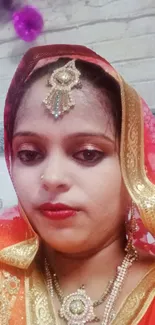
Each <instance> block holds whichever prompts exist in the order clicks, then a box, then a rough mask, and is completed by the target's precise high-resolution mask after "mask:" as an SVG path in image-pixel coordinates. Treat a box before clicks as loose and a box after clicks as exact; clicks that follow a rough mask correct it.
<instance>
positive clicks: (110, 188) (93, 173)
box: [83, 156, 122, 205]
mask: <svg viewBox="0 0 155 325" xmlns="http://www.w3.org/2000/svg"><path fill="white" fill-rule="evenodd" d="M83 179H84V181H83V187H84V188H86V184H87V189H86V191H87V193H88V196H89V197H90V199H91V200H92V202H97V203H98V204H100V205H103V203H104V204H105V202H106V204H108V205H109V202H110V204H112V202H113V201H114V200H116V198H117V200H119V198H120V195H121V190H122V176H121V170H120V164H119V159H118V158H117V156H116V157H115V156H114V157H109V158H106V159H105V160H104V161H103V162H101V163H100V164H99V165H98V166H96V167H95V168H94V169H93V170H90V173H89V175H87V176H85V177H84V178H83Z"/></svg>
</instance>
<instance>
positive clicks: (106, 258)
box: [45, 237, 125, 293]
mask: <svg viewBox="0 0 155 325" xmlns="http://www.w3.org/2000/svg"><path fill="white" fill-rule="evenodd" d="M124 247H125V240H124V238H123V239H122V238H121V237H120V238H117V239H115V240H114V241H112V242H111V243H110V244H109V245H107V246H104V247H103V248H102V249H101V248H100V249H98V251H96V252H95V253H92V254H88V255H85V256H84V255H83V256H78V257H77V256H75V255H74V256H73V255H72V256H68V255H64V254H61V253H58V252H53V251H51V249H50V248H49V247H47V246H45V254H46V256H47V259H48V262H49V264H50V265H51V267H52V269H53V270H54V272H56V274H57V276H58V278H59V282H60V285H61V287H62V288H64V289H65V288H67V291H68V293H70V292H73V291H75V290H77V288H79V287H81V285H82V284H84V285H85V287H86V288H88V291H90V292H91V291H94V289H93V287H94V283H95V288H96V290H95V291H99V292H100V290H101V289H100V286H101V283H102V288H103V287H104V286H106V285H107V283H108V281H109V280H111V279H113V277H114V276H115V275H116V268H117V266H118V265H120V264H121V262H122V260H123V258H124V255H125V254H124ZM92 278H93V281H92V283H90V279H92Z"/></svg>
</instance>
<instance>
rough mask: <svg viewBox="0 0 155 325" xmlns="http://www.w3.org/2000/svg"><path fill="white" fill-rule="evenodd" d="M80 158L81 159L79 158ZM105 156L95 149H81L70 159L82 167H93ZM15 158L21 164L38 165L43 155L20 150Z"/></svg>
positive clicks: (32, 151)
mask: <svg viewBox="0 0 155 325" xmlns="http://www.w3.org/2000/svg"><path fill="white" fill-rule="evenodd" d="M80 156H81V157H80ZM104 156H105V153H104V152H103V151H100V150H96V149H83V150H80V151H77V152H76V153H74V154H72V158H73V159H75V160H76V161H77V162H79V163H80V164H83V165H87V166H88V165H91V166H92V165H95V164H97V163H98V162H100V161H101V160H102V159H103V158H104ZM17 157H18V158H19V159H20V161H21V162H22V163H23V164H26V165H29V166H30V165H35V164H38V163H40V162H41V161H42V160H43V159H44V157H45V154H43V153H41V152H39V151H36V150H21V151H18V153H17Z"/></svg>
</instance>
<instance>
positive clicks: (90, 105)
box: [14, 76, 114, 136]
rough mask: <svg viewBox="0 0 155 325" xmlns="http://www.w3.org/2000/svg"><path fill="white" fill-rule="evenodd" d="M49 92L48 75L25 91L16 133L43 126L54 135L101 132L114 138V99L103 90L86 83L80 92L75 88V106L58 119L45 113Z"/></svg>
mask: <svg viewBox="0 0 155 325" xmlns="http://www.w3.org/2000/svg"><path fill="white" fill-rule="evenodd" d="M49 91H50V88H49V87H47V76H44V77H41V78H40V79H38V80H36V81H35V82H34V83H33V84H32V85H31V86H30V88H29V89H28V90H27V91H26V93H25V95H24V97H23V99H22V102H21V105H20V108H19V110H18V113H17V117H16V123H15V129H14V130H15V131H17V130H18V131H23V129H24V128H25V129H26V130H27V129H28V130H29V131H32V129H33V131H35V129H36V130H37V131H38V129H39V128H40V129H42V128H43V127H44V124H45V125H46V129H47V131H48V130H49V129H50V130H51V132H55V131H56V132H68V133H69V132H73V131H74V132H76V131H77V132H84V131H90V132H93V131H96V132H97V131H99V132H100V131H102V132H104V133H106V135H109V136H110V135H111V136H113V134H114V126H113V123H112V116H111V113H110V112H111V100H110V99H109V98H108V96H107V94H106V92H105V91H104V90H102V91H101V90H100V89H97V88H95V87H94V86H93V85H92V84H91V83H89V82H87V81H83V82H82V88H81V89H76V88H74V89H72V91H71V92H72V97H73V99H74V101H75V106H74V108H72V109H71V110H70V111H69V112H68V113H65V114H64V115H63V117H62V118H59V119H58V120H55V119H54V117H53V116H52V115H51V114H50V113H49V112H48V111H47V110H46V107H45V105H44V104H43V100H44V99H45V97H46V95H47V94H48V92H49Z"/></svg>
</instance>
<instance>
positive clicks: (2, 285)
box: [0, 271, 20, 325]
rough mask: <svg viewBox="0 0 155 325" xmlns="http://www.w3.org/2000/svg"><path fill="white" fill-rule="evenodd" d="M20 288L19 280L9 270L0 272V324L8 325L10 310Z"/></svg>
mask: <svg viewBox="0 0 155 325" xmlns="http://www.w3.org/2000/svg"><path fill="white" fill-rule="evenodd" d="M19 288H20V280H19V279H18V278H17V277H16V276H13V275H11V274H10V273H9V272H6V271H2V272H1V274H0V324H1V325H9V321H10V318H11V312H12V309H13V307H14V304H15V301H16V298H17V294H18V292H19Z"/></svg>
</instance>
